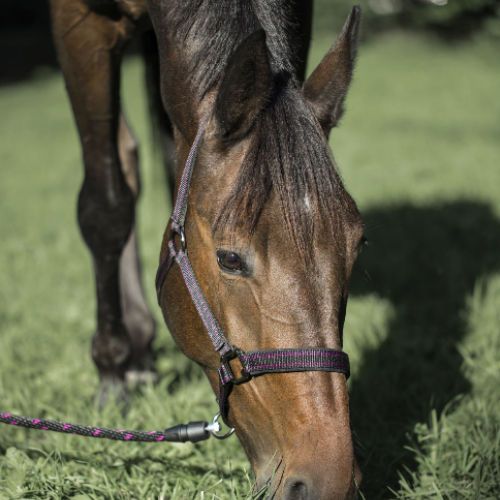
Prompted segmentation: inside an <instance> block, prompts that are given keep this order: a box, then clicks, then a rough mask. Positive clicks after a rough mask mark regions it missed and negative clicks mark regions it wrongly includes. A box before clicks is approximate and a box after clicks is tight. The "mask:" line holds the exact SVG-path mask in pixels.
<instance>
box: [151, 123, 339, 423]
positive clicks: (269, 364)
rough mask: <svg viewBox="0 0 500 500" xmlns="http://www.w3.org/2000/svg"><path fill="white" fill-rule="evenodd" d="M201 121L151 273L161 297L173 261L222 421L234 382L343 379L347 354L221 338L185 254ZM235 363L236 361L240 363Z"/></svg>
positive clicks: (216, 323)
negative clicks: (208, 357) (205, 340)
mask: <svg viewBox="0 0 500 500" xmlns="http://www.w3.org/2000/svg"><path fill="white" fill-rule="evenodd" d="M206 123H207V120H204V121H202V122H201V123H200V126H199V128H198V132H197V133H196V137H195V139H194V142H193V144H192V146H191V149H190V151H189V154H188V157H187V160H186V163H185V165H184V170H183V172H182V177H181V180H180V184H179V189H178V191H177V198H176V201H175V205H174V209H173V212H172V216H171V218H170V229H169V231H170V232H169V237H168V243H167V246H168V254H167V255H166V257H165V258H164V260H163V261H161V262H160V265H159V267H158V272H157V274H156V292H157V295H158V301H160V294H161V290H162V287H163V284H164V282H165V278H166V277H167V274H168V271H169V270H170V268H171V267H172V265H173V264H174V263H177V265H178V266H179V269H180V271H181V273H182V277H183V279H184V283H185V285H186V288H187V290H188V292H189V295H190V296H191V300H192V301H193V303H194V305H195V307H196V310H197V311H198V314H199V316H200V318H201V320H202V322H203V324H204V326H205V329H206V331H207V333H208V336H209V337H210V340H211V342H212V345H213V347H214V350H215V351H216V352H217V353H218V354H219V355H220V360H221V364H220V367H219V369H218V373H219V379H220V391H219V397H218V402H219V406H220V411H221V415H222V417H223V418H224V419H226V418H227V415H228V411H229V405H228V397H229V394H230V392H231V390H232V388H233V387H234V386H235V385H238V384H242V383H244V382H248V381H249V380H250V379H251V378H253V377H255V376H258V375H263V374H265V373H288V372H303V371H324V372H339V373H343V374H344V375H345V376H346V378H349V357H348V356H347V354H346V353H344V352H342V351H336V350H334V349H327V348H305V349H275V350H272V351H252V352H245V351H242V350H240V349H238V348H236V347H234V346H232V345H231V344H230V343H229V341H228V340H227V339H226V337H225V335H224V332H223V331H222V328H221V327H220V325H219V322H218V321H217V318H216V317H215V316H214V314H213V312H212V310H211V309H210V306H209V304H208V302H207V300H206V299H205V295H204V294H203V291H202V290H201V287H200V285H199V283H198V281H197V279H196V276H195V274H194V271H193V268H192V266H191V262H190V261H189V257H188V254H187V244H186V236H185V233H184V224H185V221H186V214H187V206H188V195H189V187H190V184H191V176H192V173H193V169H194V166H195V164H196V158H197V155H198V151H199V149H200V146H201V144H202V141H203V135H204V133H205V127H206ZM235 365H239V367H238V366H235ZM235 368H237V370H235ZM235 372H236V373H235Z"/></svg>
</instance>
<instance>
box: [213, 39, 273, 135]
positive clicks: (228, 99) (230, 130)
mask: <svg viewBox="0 0 500 500" xmlns="http://www.w3.org/2000/svg"><path fill="white" fill-rule="evenodd" d="M271 83H272V73H271V66H270V63H269V52H268V50H267V45H266V35H265V32H264V30H258V31H255V32H254V33H252V34H251V35H250V36H248V37H247V38H245V40H243V42H241V44H240V45H239V46H238V48H237V49H236V50H235V52H234V53H233V54H232V55H231V57H230V58H229V61H228V63H227V66H226V69H225V72H224V76H223V79H222V83H221V85H220V89H219V93H218V95H217V98H216V101H215V116H216V119H217V122H218V127H219V133H220V136H221V137H222V139H223V140H225V141H232V140H237V139H240V138H242V137H243V136H245V134H246V133H247V132H248V130H249V129H250V127H251V126H252V125H253V123H254V120H255V118H256V117H257V115H258V114H259V113H260V112H261V111H262V109H263V108H264V106H265V104H266V102H267V101H268V99H269V97H270V95H271V87H272V86H271Z"/></svg>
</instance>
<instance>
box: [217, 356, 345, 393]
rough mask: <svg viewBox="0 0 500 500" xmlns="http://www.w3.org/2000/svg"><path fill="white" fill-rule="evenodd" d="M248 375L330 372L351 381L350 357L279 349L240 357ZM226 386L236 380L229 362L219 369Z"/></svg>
mask: <svg viewBox="0 0 500 500" xmlns="http://www.w3.org/2000/svg"><path fill="white" fill-rule="evenodd" d="M238 358H239V360H240V363H241V365H242V368H243V370H244V374H245V375H249V376H256V375H262V374H264V373H287V372H301V371H326V372H338V373H343V374H344V375H345V376H346V378H349V357H348V356H347V354H346V353H345V352H342V351H336V350H334V349H326V348H321V349H319V348H318V349H315V348H310V349H278V350H273V351H255V352H243V351H240V352H239V353H238ZM219 376H220V380H221V382H222V384H224V385H225V384H229V383H231V382H233V381H234V380H235V375H234V374H233V372H232V370H231V367H230V366H229V363H228V362H225V363H222V364H221V366H220V368H219Z"/></svg>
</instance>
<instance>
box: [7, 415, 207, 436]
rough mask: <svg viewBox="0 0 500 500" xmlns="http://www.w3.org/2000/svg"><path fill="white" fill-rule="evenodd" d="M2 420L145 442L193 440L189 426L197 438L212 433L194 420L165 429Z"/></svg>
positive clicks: (17, 418) (12, 417) (14, 417)
mask: <svg viewBox="0 0 500 500" xmlns="http://www.w3.org/2000/svg"><path fill="white" fill-rule="evenodd" d="M0 422H1V423H4V424H8V425H15V426H17V427H24V428H27V429H36V430H42V431H53V432H61V433H63V434H76V435H78V436H85V437H90V438H99V439H112V440H115V441H129V442H131V441H136V442H144V443H160V442H164V441H165V442H179V441H180V442H184V441H193V439H192V438H191V437H192V436H190V435H189V429H188V427H189V426H196V427H197V431H198V437H199V438H200V439H197V440H201V439H206V438H208V437H209V435H210V434H209V433H208V431H206V430H205V427H206V423H205V422H192V423H190V424H186V425H178V426H175V427H172V428H170V429H166V430H164V431H131V430H122V429H107V428H105V427H92V426H86V425H79V424H71V423H66V422H58V421H57V420H49V419H45V418H30V417H24V416H20V415H13V414H12V413H9V412H3V413H0Z"/></svg>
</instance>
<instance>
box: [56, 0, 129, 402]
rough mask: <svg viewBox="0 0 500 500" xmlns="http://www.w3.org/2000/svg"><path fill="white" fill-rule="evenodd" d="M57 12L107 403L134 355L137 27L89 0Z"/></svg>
mask: <svg viewBox="0 0 500 500" xmlns="http://www.w3.org/2000/svg"><path fill="white" fill-rule="evenodd" d="M51 14H52V24H53V32H54V40H55V45H56V48H57V52H58V56H59V61H60V64H61V67H62V70H63V74H64V78H65V81H66V87H67V90H68V94H69V97H70V101H71V105H72V108H73V113H74V116H75V120H76V123H77V126H78V131H79V135H80V140H81V145H82V152H83V161H84V168H85V175H84V180H83V184H82V187H81V190H80V195H79V199H78V222H79V225H80V229H81V233H82V236H83V238H84V240H85V242H86V244H87V246H88V248H89V250H90V252H91V254H92V257H93V266H94V274H95V282H96V293H97V331H96V334H95V336H94V338H93V341H92V357H93V359H94V362H95V364H96V366H97V369H98V371H99V377H100V381H101V391H100V398H99V401H100V403H101V404H102V403H103V402H104V401H105V400H106V398H107V396H108V395H109V393H110V392H114V393H117V394H118V395H119V396H122V395H124V383H123V382H124V379H125V374H126V371H127V369H128V368H129V367H130V363H131V359H132V342H131V339H130V336H129V334H128V332H127V329H126V326H125V323H124V318H123V313H122V303H121V293H120V258H121V255H122V252H123V249H124V247H125V246H126V244H127V241H129V240H130V239H131V233H132V230H133V225H134V211H135V195H134V192H133V189H131V186H130V185H129V183H128V182H127V179H126V176H125V175H124V171H123V168H122V163H121V161H120V154H119V147H118V136H119V123H120V120H119V117H120V102H119V87H120V82H119V80H120V63H121V55H122V48H123V45H124V42H125V41H126V39H127V38H128V37H129V36H130V34H131V31H132V29H133V25H132V23H131V22H130V21H129V20H128V19H127V18H119V17H118V18H117V17H108V16H106V15H103V14H97V13H94V12H92V11H91V10H89V8H88V6H87V4H86V2H85V1H83V0H80V1H79V0H71V1H70V0H52V1H51ZM132 244H133V243H132Z"/></svg>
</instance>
